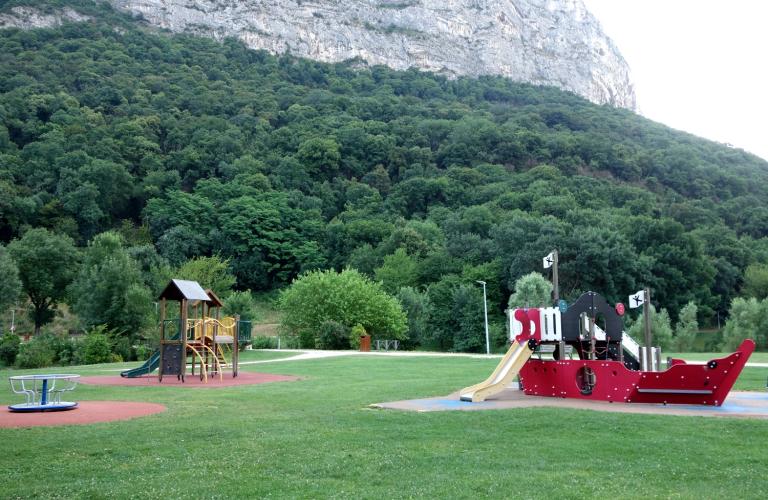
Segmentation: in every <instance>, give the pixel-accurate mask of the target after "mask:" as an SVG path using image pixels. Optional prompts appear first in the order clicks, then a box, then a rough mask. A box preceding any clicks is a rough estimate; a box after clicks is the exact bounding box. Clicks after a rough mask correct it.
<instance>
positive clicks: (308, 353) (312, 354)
mask: <svg viewBox="0 0 768 500" xmlns="http://www.w3.org/2000/svg"><path fill="white" fill-rule="evenodd" d="M259 350H260V351H272V352H286V351H288V352H291V351H292V350H290V349H259ZM293 352H300V353H302V354H299V355H297V356H291V357H289V358H280V359H267V360H264V361H243V362H241V363H240V364H241V365H252V364H256V363H275V362H278V361H302V360H305V359H319V358H331V357H335V356H358V355H359V356H401V357H423V356H431V357H446V358H449V357H451V358H457V357H459V358H475V359H501V358H503V357H504V356H503V355H501V354H462V353H455V352H423V351H371V352H360V351H320V350H295V351H293ZM688 364H691V365H705V364H707V362H706V361H688ZM746 366H752V367H760V368H768V363H747V364H746Z"/></svg>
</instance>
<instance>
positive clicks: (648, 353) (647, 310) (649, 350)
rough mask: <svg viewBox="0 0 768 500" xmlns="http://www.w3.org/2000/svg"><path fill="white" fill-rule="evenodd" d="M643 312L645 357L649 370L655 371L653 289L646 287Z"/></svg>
mask: <svg viewBox="0 0 768 500" xmlns="http://www.w3.org/2000/svg"><path fill="white" fill-rule="evenodd" d="M643 313H644V314H645V359H646V360H647V362H648V370H647V371H649V372H651V371H653V347H651V343H652V339H651V290H650V289H648V288H646V289H645V303H643Z"/></svg>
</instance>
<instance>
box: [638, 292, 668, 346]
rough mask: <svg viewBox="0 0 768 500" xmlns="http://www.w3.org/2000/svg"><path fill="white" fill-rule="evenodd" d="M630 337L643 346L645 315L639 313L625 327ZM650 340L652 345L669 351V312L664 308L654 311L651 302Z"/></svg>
mask: <svg viewBox="0 0 768 500" xmlns="http://www.w3.org/2000/svg"><path fill="white" fill-rule="evenodd" d="M627 333H628V334H629V336H630V337H632V338H633V339H635V342H637V343H638V344H640V345H641V346H643V347H645V316H644V315H643V314H642V312H641V314H640V316H639V317H638V318H637V320H636V321H635V322H634V323H632V326H630V327H629V329H627ZM651 342H652V343H653V345H654V346H659V347H661V350H662V352H663V351H669V350H670V348H671V347H672V327H671V326H670V319H669V313H668V312H667V310H666V309H662V310H661V311H660V312H658V313H657V312H656V307H655V306H653V305H652V304H651Z"/></svg>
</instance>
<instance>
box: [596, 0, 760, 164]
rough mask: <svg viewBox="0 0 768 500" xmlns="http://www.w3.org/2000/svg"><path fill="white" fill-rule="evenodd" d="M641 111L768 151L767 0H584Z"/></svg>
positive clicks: (709, 136) (698, 132) (672, 124)
mask: <svg viewBox="0 0 768 500" xmlns="http://www.w3.org/2000/svg"><path fill="white" fill-rule="evenodd" d="M584 2H585V3H586V5H587V9H588V10H589V11H590V12H592V13H593V14H594V15H595V17H597V19H598V20H599V21H600V23H601V24H602V25H603V29H604V30H605V33H606V34H607V35H608V36H609V37H610V38H611V39H613V41H614V42H615V43H616V45H617V46H618V47H619V50H620V51H621V53H622V55H623V56H624V58H625V59H626V60H627V62H628V63H629V65H630V67H631V68H632V76H633V78H634V80H635V88H636V91H637V99H638V105H639V106H640V109H641V111H642V112H643V114H644V115H645V116H646V117H647V118H650V119H652V120H655V121H658V122H661V123H664V124H666V125H669V126H670V127H673V128H676V129H679V130H685V131H686V132H691V133H693V134H696V135H699V136H702V137H706V138H707V139H712V140H715V141H718V142H723V143H730V144H732V145H733V146H735V147H739V148H743V149H746V150H747V151H750V152H751V153H754V154H756V155H758V156H761V157H762V158H765V159H768V68H767V66H768V28H766V21H768V0H730V1H728V2H724V1H722V0H718V1H713V0H695V1H694V0H584Z"/></svg>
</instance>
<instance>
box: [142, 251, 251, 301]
mask: <svg viewBox="0 0 768 500" xmlns="http://www.w3.org/2000/svg"><path fill="white" fill-rule="evenodd" d="M229 270H230V267H229V259H226V260H225V259H222V258H221V256H219V255H214V256H213V257H198V258H195V259H192V260H189V261H187V262H185V263H184V264H183V265H182V266H180V267H176V268H171V267H170V266H168V265H163V266H160V267H155V268H153V269H152V273H153V275H154V279H155V282H156V283H162V285H161V286H163V287H164V286H165V285H166V284H168V282H170V281H171V280H172V279H180V280H189V281H197V282H198V283H199V284H200V286H201V287H203V289H204V290H208V289H210V290H213V293H215V294H216V295H217V296H218V297H219V298H220V299H222V300H226V299H227V298H228V297H229V296H230V294H231V293H232V287H233V286H234V284H235V282H236V281H237V280H236V279H235V277H234V276H232V275H231V274H230V273H229Z"/></svg>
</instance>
